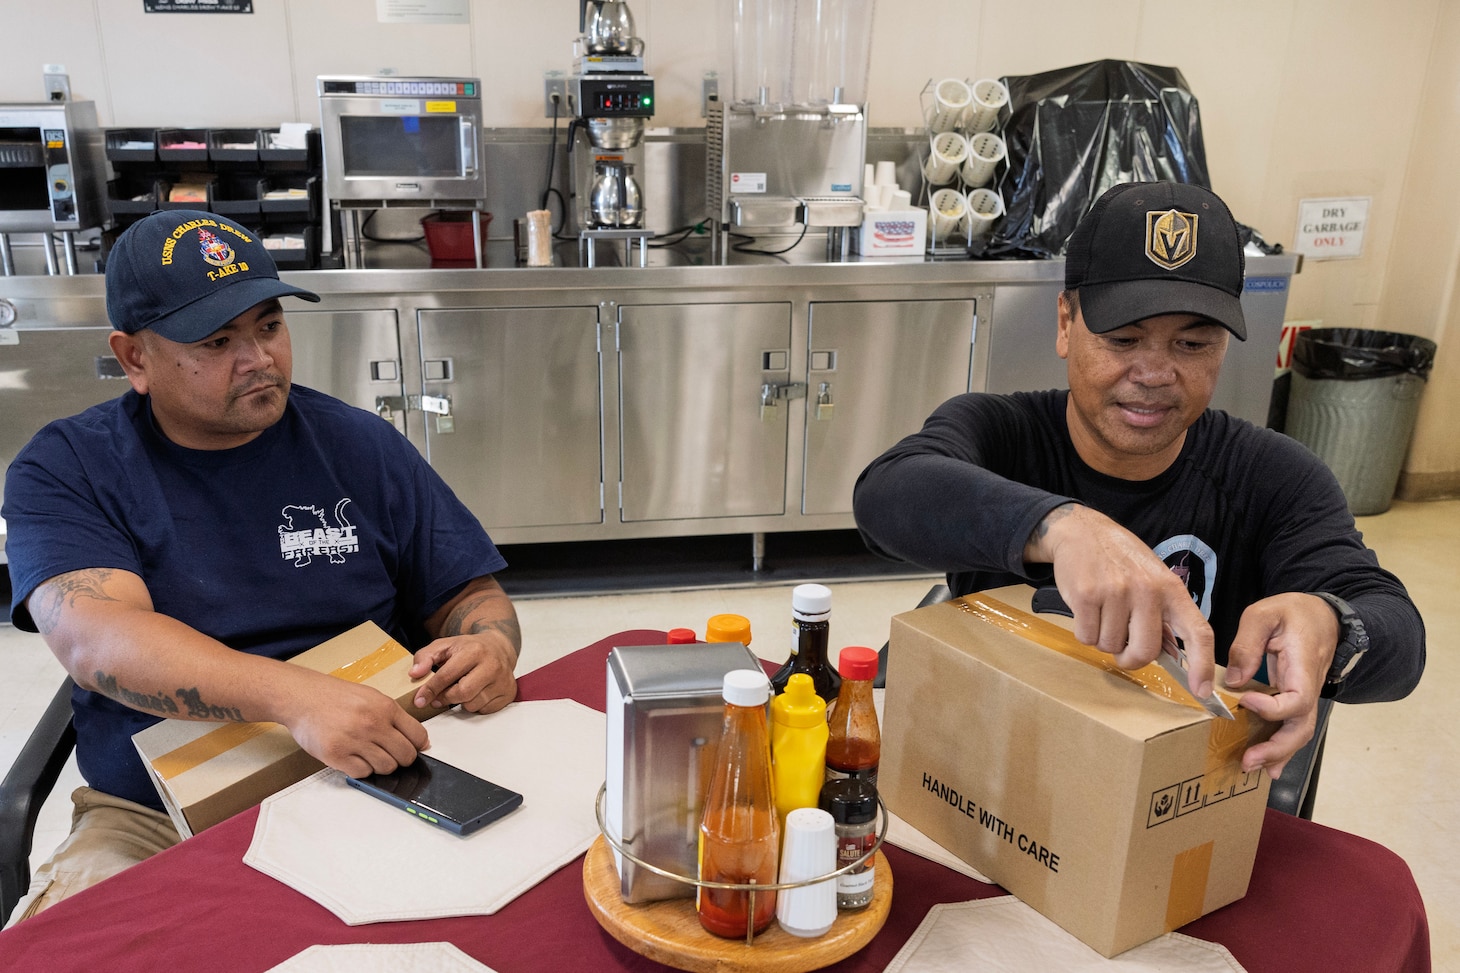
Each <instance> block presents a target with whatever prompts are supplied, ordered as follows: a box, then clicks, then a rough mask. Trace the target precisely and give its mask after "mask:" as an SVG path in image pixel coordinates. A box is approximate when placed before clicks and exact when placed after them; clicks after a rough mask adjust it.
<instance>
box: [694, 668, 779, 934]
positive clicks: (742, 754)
mask: <svg viewBox="0 0 1460 973" xmlns="http://www.w3.org/2000/svg"><path fill="white" fill-rule="evenodd" d="M770 688H771V687H770V683H769V682H767V681H766V677H765V674H764V673H762V672H758V671H756V670H754V669H736V670H733V671H731V672H727V673H726V674H725V683H724V690H723V692H724V696H725V721H724V724H723V727H722V730H721V735H720V746H719V749H718V750H717V752H716V755H715V772H714V774H713V776H712V777H711V778H710V789H709V793H708V794H707V795H706V797H705V814H704V818H703V819H702V820H701V823H700V868H699V877H700V879H701V881H707V882H729V883H734V884H739V885H745V884H749V883H751V882H755V883H757V884H760V885H773V884H775V881H776V871H777V865H778V859H779V857H780V850H781V849H780V840H781V836H780V828H779V826H778V824H777V821H776V806H775V802H774V799H773V796H772V791H771V745H770V733H769V730H768V729H767V727H766V700H767V699H769V698H770ZM695 893H696V894H695V911H696V912H698V913H699V917H700V925H702V926H704V927H705V929H707V930H709V931H710V932H712V933H714V934H715V935H717V936H724V937H726V938H730V939H744V938H745V935H746V925H747V921H749V922H751V923H753V927H754V931H755V932H760V931H761V930H763V929H765V928H766V927H767V926H769V925H770V923H771V920H772V919H774V918H775V917H776V893H775V892H774V891H766V892H757V893H756V894H755V913H754V916H753V917H752V916H750V915H749V913H750V892H749V891H748V890H747V891H740V890H738V889H711V888H705V887H704V886H697V887H696V890H695Z"/></svg>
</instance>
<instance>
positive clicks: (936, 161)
mask: <svg viewBox="0 0 1460 973" xmlns="http://www.w3.org/2000/svg"><path fill="white" fill-rule="evenodd" d="M930 143H931V144H930V146H929V149H930V151H929V152H928V161H926V162H924V163H923V178H925V179H927V180H928V182H929V183H931V184H932V185H934V186H943V185H947V184H948V183H950V182H952V181H953V177H954V176H956V175H958V167H959V166H961V165H963V160H964V159H967V158H968V139H966V138H964V137H963V136H962V135H959V134H958V133H957V132H940V133H938V134H937V135H933V136H931V138H930Z"/></svg>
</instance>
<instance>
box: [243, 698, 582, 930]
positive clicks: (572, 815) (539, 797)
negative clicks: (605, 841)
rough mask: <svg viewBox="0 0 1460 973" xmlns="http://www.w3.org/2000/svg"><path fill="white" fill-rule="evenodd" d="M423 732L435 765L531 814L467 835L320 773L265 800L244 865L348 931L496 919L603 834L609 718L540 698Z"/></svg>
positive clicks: (454, 718)
mask: <svg viewBox="0 0 1460 973" xmlns="http://www.w3.org/2000/svg"><path fill="white" fill-rule="evenodd" d="M426 729H427V732H429V734H430V736H431V748H430V751H429V752H430V754H431V755H432V756H433V757H437V758H439V759H441V760H444V761H445V762H447V763H449V764H455V765H456V766H458V767H460V768H462V769H463V770H469V771H471V772H472V773H474V774H476V775H477V776H479V777H485V778H486V779H487V780H490V781H494V782H496V783H498V784H501V785H502V786H503V787H508V788H511V789H512V790H514V791H517V792H519V793H521V794H522V796H523V801H522V807H520V808H518V809H517V810H516V811H514V812H512V813H511V814H509V815H507V817H505V818H503V819H502V820H500V821H496V822H494V823H492V824H490V825H488V826H487V827H486V828H483V829H482V830H481V831H478V832H477V833H476V834H473V835H470V836H469V837H466V838H461V837H458V836H456V835H454V834H451V833H450V832H448V831H445V830H443V829H441V828H438V827H435V826H433V825H430V824H427V823H425V822H424V821H421V820H419V819H417V818H414V817H412V816H411V815H409V814H407V813H405V812H404V811H401V810H399V809H397V808H394V807H391V806H390V805H388V804H386V803H385V802H384V801H381V800H379V799H377V798H375V797H372V796H370V795H368V794H366V793H364V792H363V791H359V790H356V789H355V788H353V787H351V786H349V785H348V784H346V783H345V776H344V775H343V774H341V773H340V772H339V771H336V770H322V771H320V772H319V773H317V774H315V775H314V776H312V777H308V778H306V779H304V780H302V781H300V782H299V783H298V784H295V785H294V786H293V787H290V788H287V789H285V790H282V791H280V792H279V793H277V794H275V795H274V796H273V797H270V798H268V799H267V800H265V801H264V802H263V805H262V806H261V807H260V809H259V820H258V824H257V826H256V827H255V828H254V836H253V842H252V844H250V845H249V849H248V853H247V854H245V855H244V858H243V860H244V863H245V864H247V865H250V866H252V867H253V868H256V869H258V870H259V871H261V872H263V873H264V874H266V875H269V876H271V877H273V878H276V879H278V880H279V881H281V882H283V883H284V884H285V885H288V886H290V887H291V888H293V889H295V890H296V891H299V892H301V893H303V894H304V895H307V896H309V897H310V898H311V899H313V900H314V901H316V902H318V903H319V904H320V905H322V906H324V907H325V908H326V909H329V910H330V911H331V912H333V913H334V914H335V915H337V916H339V917H340V919H341V920H342V921H344V922H345V923H347V924H349V925H359V924H361V923H367V922H386V921H391V920H397V919H434V918H439V917H442V916H464V915H491V914H492V913H493V912H496V911H497V910H498V909H500V908H501V907H502V906H504V905H506V904H507V903H508V902H511V901H512V900H513V899H514V898H516V897H517V896H519V895H521V894H522V893H523V892H525V891H527V890H528V889H529V888H531V887H532V886H534V885H536V884H537V883H538V882H540V881H542V880H543V879H544V878H546V877H547V876H548V875H549V874H551V873H552V872H553V871H555V870H557V869H558V868H560V867H562V866H563V865H565V864H567V863H568V862H570V861H572V860H573V859H574V858H576V857H577V856H579V855H581V854H583V852H585V851H587V850H588V846H589V845H591V844H592V843H593V839H594V838H596V837H597V836H598V823H597V820H596V819H595V817H594V814H593V805H594V800H595V799H596V797H597V795H598V788H599V786H600V785H601V784H602V782H603V767H604V765H603V759H604V757H603V755H604V747H605V737H604V717H603V714H602V713H598V712H596V711H594V710H591V709H589V708H588V707H586V706H583V705H582V704H580V703H575V702H573V701H572V700H566V699H553V700H534V701H529V702H521V703H513V704H512V705H510V706H508V707H507V708H505V709H503V710H500V711H498V712H496V713H492V714H490V715H486V716H481V715H475V714H470V713H461V712H458V711H452V712H449V713H443V714H442V715H440V716H438V717H436V718H435V719H433V720H430V721H429V722H428V723H427V724H426Z"/></svg>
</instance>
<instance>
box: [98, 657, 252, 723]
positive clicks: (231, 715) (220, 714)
mask: <svg viewBox="0 0 1460 973" xmlns="http://www.w3.org/2000/svg"><path fill="white" fill-rule="evenodd" d="M95 677H96V691H97V692H99V693H101V694H102V695H103V696H105V697H107V698H108V699H114V700H116V701H117V702H119V703H122V704H124V705H126V706H130V707H132V709H137V710H142V711H143V712H147V713H160V714H162V715H163V716H177V715H178V714H180V713H182V709H181V708H179V706H178V704H177V702H175V701H174V699H173V697H174V696H176V697H177V699H178V700H181V701H182V704H183V706H184V707H186V708H187V715H188V716H189V717H191V718H192V719H195V720H213V721H215V722H219V723H245V722H247V720H245V719H244V718H243V713H241V712H240V711H239V710H238V709H237V708H235V707H232V706H214V705H213V704H211V703H206V702H204V701H203V695H202V693H200V692H199V691H198V690H197V689H196V688H193V689H179V690H177V691H176V692H175V693H172V694H168V693H163V692H157V693H140V692H137V691H136V690H135V689H129V688H127V687H126V686H123V685H121V684H120V683H119V682H117V677H116V676H115V675H112V674H109V673H105V672H102V671H101V670H100V669H98V670H97V671H96V673H95Z"/></svg>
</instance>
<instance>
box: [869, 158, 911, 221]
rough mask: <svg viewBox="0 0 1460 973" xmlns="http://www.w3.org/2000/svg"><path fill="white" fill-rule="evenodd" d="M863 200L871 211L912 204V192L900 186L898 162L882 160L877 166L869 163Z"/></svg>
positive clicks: (899, 207)
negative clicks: (898, 183)
mask: <svg viewBox="0 0 1460 973" xmlns="http://www.w3.org/2000/svg"><path fill="white" fill-rule="evenodd" d="M862 202H863V203H864V204H865V207H864V208H865V209H867V210H869V211H871V210H887V209H907V208H908V207H909V206H911V205H912V193H910V192H908V191H907V190H905V189H900V188H898V185H897V163H895V162H889V161H882V162H878V163H877V164H876V165H875V166H874V165H873V164H872V163H870V162H869V163H867V165H866V168H865V170H864V171H863V183H862Z"/></svg>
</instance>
